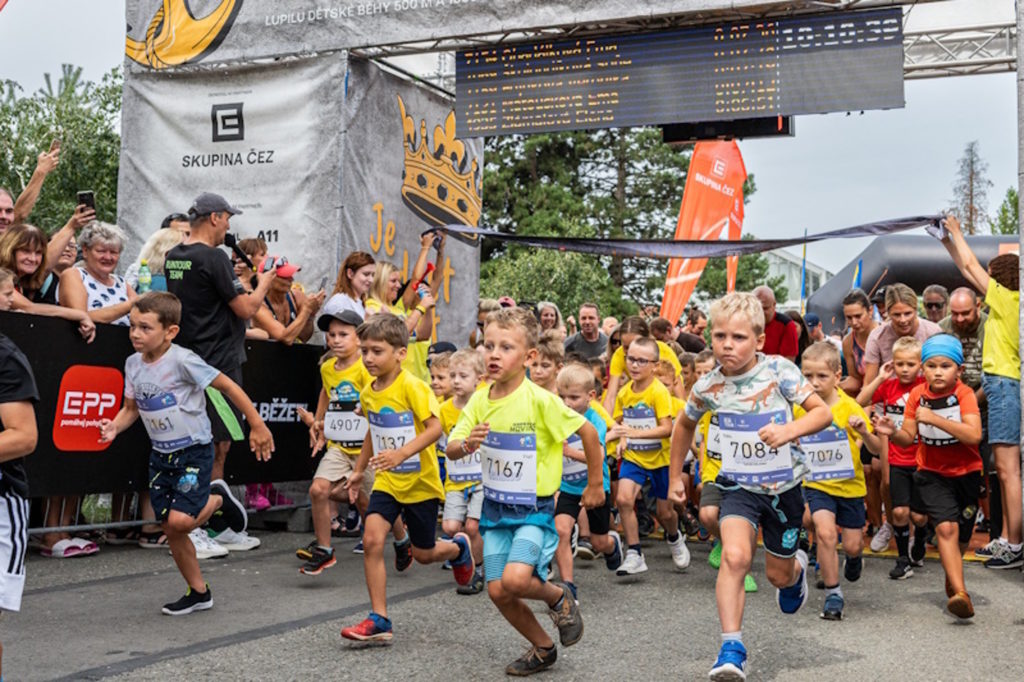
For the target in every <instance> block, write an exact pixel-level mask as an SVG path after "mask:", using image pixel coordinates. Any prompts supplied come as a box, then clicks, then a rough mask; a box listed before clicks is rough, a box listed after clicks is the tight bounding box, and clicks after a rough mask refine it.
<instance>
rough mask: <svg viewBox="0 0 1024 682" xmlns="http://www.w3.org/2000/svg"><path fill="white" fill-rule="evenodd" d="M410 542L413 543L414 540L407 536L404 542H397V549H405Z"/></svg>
mask: <svg viewBox="0 0 1024 682" xmlns="http://www.w3.org/2000/svg"><path fill="white" fill-rule="evenodd" d="M410 542H412V538H410V537H409V536H408V535H406V536H405V539H404V540H395V547H405V546H406V545H407V544H409V543H410Z"/></svg>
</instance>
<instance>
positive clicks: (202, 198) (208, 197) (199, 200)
mask: <svg viewBox="0 0 1024 682" xmlns="http://www.w3.org/2000/svg"><path fill="white" fill-rule="evenodd" d="M211 213H230V214H231V215H241V213H242V212H241V211H240V210H238V209H237V208H235V207H234V206H232V205H231V204H229V203H228V200H227V199H225V198H224V197H222V196H221V195H219V194H214V193H213V192H203V193H202V194H200V195H199V196H197V197H196V198H195V199H193V200H192V206H191V208H189V209H188V214H189V215H190V216H192V217H193V218H195V217H198V216H202V215H210V214H211Z"/></svg>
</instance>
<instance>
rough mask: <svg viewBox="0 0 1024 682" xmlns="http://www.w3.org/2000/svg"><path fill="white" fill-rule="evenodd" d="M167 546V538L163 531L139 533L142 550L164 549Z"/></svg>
mask: <svg viewBox="0 0 1024 682" xmlns="http://www.w3.org/2000/svg"><path fill="white" fill-rule="evenodd" d="M166 546H167V536H166V535H164V532H163V531H161V530H154V531H152V532H148V533H147V532H146V531H142V532H141V533H139V547H141V548H142V549H162V548H164V547H166Z"/></svg>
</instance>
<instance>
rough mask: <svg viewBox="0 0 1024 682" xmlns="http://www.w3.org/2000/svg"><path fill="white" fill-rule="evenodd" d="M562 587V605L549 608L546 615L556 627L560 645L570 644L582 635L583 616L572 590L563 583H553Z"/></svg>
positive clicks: (578, 639)
mask: <svg viewBox="0 0 1024 682" xmlns="http://www.w3.org/2000/svg"><path fill="white" fill-rule="evenodd" d="M555 584H556V585H560V586H561V588H562V605H561V606H560V607H558V609H557V610H556V609H554V608H552V609H550V610H549V611H548V615H549V616H551V620H552V621H554V623H555V627H557V628H558V639H559V641H561V642H562V646H572V645H573V644H575V643H576V642H578V641H580V639H581V638H582V637H583V617H582V616H580V608H579V607H578V606H577V605H576V598H575V597H574V596H573V594H572V590H571V589H569V586H568V585H566V584H565V583H555Z"/></svg>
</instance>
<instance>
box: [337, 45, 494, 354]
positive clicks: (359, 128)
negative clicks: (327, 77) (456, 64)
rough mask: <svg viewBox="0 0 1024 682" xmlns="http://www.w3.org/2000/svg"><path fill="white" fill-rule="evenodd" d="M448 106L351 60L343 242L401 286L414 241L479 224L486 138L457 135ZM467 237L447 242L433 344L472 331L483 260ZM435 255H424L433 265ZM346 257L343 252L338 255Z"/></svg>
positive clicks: (460, 339) (415, 250) (440, 98)
mask: <svg viewBox="0 0 1024 682" xmlns="http://www.w3.org/2000/svg"><path fill="white" fill-rule="evenodd" d="M453 105H454V102H453V101H452V100H450V99H448V98H446V97H443V96H442V95H440V94H438V93H437V92H436V91H434V90H431V89H428V88H426V87H423V86H421V85H417V84H415V83H412V82H409V81H408V80H405V79H403V78H399V77H397V76H394V75H392V74H390V73H387V72H385V71H384V70H383V69H381V68H380V67H379V66H377V65H375V64H373V63H371V62H368V61H366V60H357V59H352V60H350V61H349V71H348V78H347V79H346V94H345V109H344V130H345V141H344V145H345V149H344V153H343V155H342V167H343V168H344V170H345V180H344V182H343V183H342V189H341V194H342V201H341V205H342V209H341V226H342V234H341V241H342V243H345V244H352V245H354V248H358V249H360V250H363V251H367V252H369V253H371V254H373V257H374V258H375V259H377V260H378V261H390V262H391V263H393V264H394V265H395V266H396V267H397V268H398V269H399V270H400V271H401V272H402V278H403V280H405V279H408V277H409V275H410V273H411V271H412V267H413V264H414V263H415V261H416V257H417V255H418V254H419V252H420V235H421V234H422V233H423V232H424V231H425V230H428V229H430V228H434V227H441V226H443V225H447V224H449V223H460V224H465V225H476V224H477V223H478V222H479V220H480V211H481V175H482V172H483V163H484V159H483V140H482V139H480V138H473V139H460V138H458V137H456V135H455V112H454V109H453ZM475 242H476V239H475V237H474V236H472V235H469V236H466V235H451V234H449V237H448V239H447V243H446V246H445V261H444V263H443V264H442V267H441V268H440V271H435V272H434V274H433V276H434V277H437V276H440V277H442V278H443V281H442V284H441V289H440V292H439V295H438V306H437V309H436V310H435V319H436V321H437V326H436V328H435V329H436V335H437V338H439V339H444V340H446V341H451V342H453V343H455V344H456V345H459V346H461V345H463V344H464V343H465V342H466V339H467V338H468V337H469V333H470V332H471V331H472V330H473V328H474V326H475V324H476V305H477V292H478V290H479V284H480V255H479V252H478V251H477V250H476V249H475V248H473V246H470V244H475ZM435 255H436V254H435V253H434V252H433V251H431V253H430V258H431V262H433V260H434V258H435ZM341 257H342V258H343V257H344V256H343V255H342V256H341Z"/></svg>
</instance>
